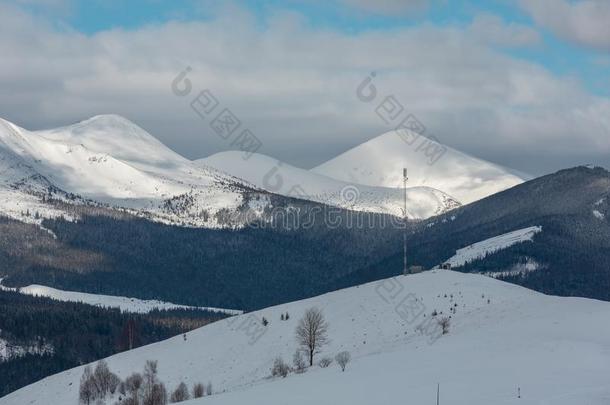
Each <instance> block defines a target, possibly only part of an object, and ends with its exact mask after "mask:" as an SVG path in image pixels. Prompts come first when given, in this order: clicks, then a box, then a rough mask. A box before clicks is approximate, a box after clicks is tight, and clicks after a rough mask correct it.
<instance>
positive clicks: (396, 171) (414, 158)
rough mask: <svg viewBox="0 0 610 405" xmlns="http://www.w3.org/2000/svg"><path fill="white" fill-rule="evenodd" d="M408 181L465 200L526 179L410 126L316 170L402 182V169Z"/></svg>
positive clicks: (368, 181)
mask: <svg viewBox="0 0 610 405" xmlns="http://www.w3.org/2000/svg"><path fill="white" fill-rule="evenodd" d="M404 167H406V168H407V169H408V171H409V183H408V184H409V185H411V186H428V187H432V188H435V189H438V190H441V191H443V192H445V193H447V194H449V195H450V196H452V197H455V198H456V199H458V200H459V201H460V202H461V203H463V204H467V203H470V202H473V201H476V200H479V199H481V198H484V197H486V196H488V195H491V194H494V193H497V192H499V191H502V190H505V189H507V188H510V187H513V186H515V185H517V184H520V183H522V182H523V181H524V180H525V179H524V178H521V177H519V176H516V175H514V174H512V173H511V172H510V171H509V170H508V169H505V168H503V167H501V166H499V165H496V164H493V163H490V162H487V161H485V160H482V159H479V158H476V157H473V156H470V155H467V154H465V153H462V152H460V151H458V150H455V149H453V148H451V147H449V146H445V145H441V144H438V143H437V142H435V141H433V140H431V139H428V138H425V137H423V136H419V135H417V134H415V133H413V132H410V131H406V130H395V131H389V132H386V133H384V134H382V135H380V136H378V137H376V138H373V139H371V140H369V141H367V142H365V143H363V144H361V145H358V146H356V147H354V148H352V149H350V150H348V151H347V152H344V153H342V154H341V155H339V156H337V157H335V158H334V159H331V160H329V161H328V162H326V163H323V164H321V165H320V166H317V167H315V168H313V169H312V171H313V172H315V173H319V174H323V175H326V176H328V177H332V178H335V179H339V180H343V181H349V182H353V183H359V184H365V185H368V186H377V187H380V186H381V187H398V186H400V184H402V169H403V168H404Z"/></svg>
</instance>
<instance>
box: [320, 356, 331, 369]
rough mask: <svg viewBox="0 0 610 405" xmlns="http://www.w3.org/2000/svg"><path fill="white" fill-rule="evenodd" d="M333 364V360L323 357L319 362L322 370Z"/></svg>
mask: <svg viewBox="0 0 610 405" xmlns="http://www.w3.org/2000/svg"><path fill="white" fill-rule="evenodd" d="M332 363H333V359H331V358H330V357H322V358H321V359H320V361H319V362H318V365H319V366H320V367H322V368H326V367H328V366H330V365H331V364H332Z"/></svg>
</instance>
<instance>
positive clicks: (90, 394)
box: [78, 366, 96, 405]
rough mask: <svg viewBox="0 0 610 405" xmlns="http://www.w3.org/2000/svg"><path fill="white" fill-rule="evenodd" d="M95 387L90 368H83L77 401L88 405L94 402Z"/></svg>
mask: <svg viewBox="0 0 610 405" xmlns="http://www.w3.org/2000/svg"><path fill="white" fill-rule="evenodd" d="M95 391H96V388H95V385H94V384H93V374H92V373H91V366H87V367H85V370H84V371H83V375H82V376H81V378H80V387H79V392H78V396H79V400H80V403H82V404H85V405H89V404H90V403H91V402H92V401H94V400H95V396H96V395H95Z"/></svg>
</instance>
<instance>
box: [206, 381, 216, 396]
mask: <svg viewBox="0 0 610 405" xmlns="http://www.w3.org/2000/svg"><path fill="white" fill-rule="evenodd" d="M213 392H214V390H213V389H212V382H210V381H208V385H207V386H206V387H205V394H206V395H212V393H213Z"/></svg>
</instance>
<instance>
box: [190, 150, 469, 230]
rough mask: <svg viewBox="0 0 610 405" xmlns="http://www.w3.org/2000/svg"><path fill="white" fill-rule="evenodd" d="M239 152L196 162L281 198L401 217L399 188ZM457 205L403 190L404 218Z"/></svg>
mask: <svg viewBox="0 0 610 405" xmlns="http://www.w3.org/2000/svg"><path fill="white" fill-rule="evenodd" d="M242 156H243V154H242V153H240V152H221V153H217V154H215V155H212V156H210V157H208V158H204V159H199V160H196V161H195V163H196V164H197V165H200V166H201V167H213V168H215V169H217V170H220V171H223V172H225V173H228V174H230V175H232V176H235V177H238V178H241V179H244V180H246V181H248V182H249V183H251V184H253V185H255V186H256V187H258V188H260V189H263V190H266V191H269V192H272V193H277V194H281V195H285V196H290V197H297V198H303V199H306V200H310V201H315V202H320V203H323V204H328V205H332V206H336V207H341V208H347V209H352V210H356V211H365V212H378V213H384V214H392V215H396V216H400V217H402V215H403V213H402V208H403V205H404V202H403V198H404V196H403V190H402V187H392V188H390V187H370V186H364V185H361V184H352V183H347V182H343V181H339V180H335V179H332V178H330V177H326V176H323V175H320V174H316V173H313V172H311V171H309V170H304V169H300V168H297V167H294V166H291V165H289V164H287V163H285V162H281V161H278V160H275V159H273V158H270V157H268V156H265V155H262V154H252V155H251V156H250V158H249V159H247V160H244V159H243V158H242ZM457 206H459V203H458V202H457V201H455V200H454V199H453V198H451V197H450V196H449V195H447V194H445V193H443V192H442V191H439V190H435V189H433V188H430V187H410V188H408V189H407V216H408V217H409V218H412V219H422V218H428V217H430V216H433V215H438V214H441V213H443V212H446V211H449V210H451V209H453V208H456V207H457Z"/></svg>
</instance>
